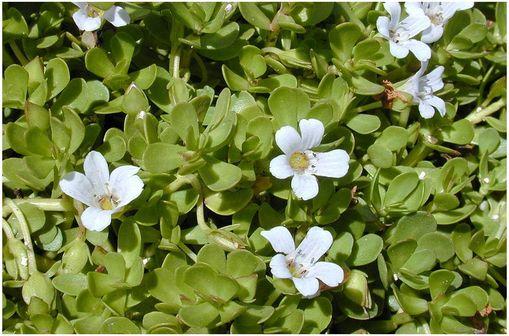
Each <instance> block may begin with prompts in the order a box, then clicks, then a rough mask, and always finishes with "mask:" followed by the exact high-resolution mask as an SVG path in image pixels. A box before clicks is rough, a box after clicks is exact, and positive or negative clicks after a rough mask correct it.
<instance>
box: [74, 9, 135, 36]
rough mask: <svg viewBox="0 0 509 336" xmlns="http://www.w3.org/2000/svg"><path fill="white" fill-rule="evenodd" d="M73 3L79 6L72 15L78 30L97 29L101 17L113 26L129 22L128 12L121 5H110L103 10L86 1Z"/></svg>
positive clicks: (120, 25) (99, 25)
mask: <svg viewBox="0 0 509 336" xmlns="http://www.w3.org/2000/svg"><path fill="white" fill-rule="evenodd" d="M73 4H75V5H76V6H78V7H79V8H80V9H79V10H77V11H76V12H75V13H74V14H73V15H72V18H73V19H74V22H75V23H76V25H77V26H78V28H79V29H80V30H85V31H94V30H97V29H99V27H101V23H102V19H105V20H106V21H108V22H110V23H111V24H112V25H114V26H115V27H122V26H125V25H128V24H129V23H130V22H131V18H130V17H129V13H127V11H126V10H125V9H123V8H122V7H118V6H111V7H110V8H109V9H108V10H106V11H103V10H101V9H99V8H96V7H94V6H93V5H92V4H89V3H88V2H73Z"/></svg>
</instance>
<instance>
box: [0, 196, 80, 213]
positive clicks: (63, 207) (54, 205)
mask: <svg viewBox="0 0 509 336" xmlns="http://www.w3.org/2000/svg"><path fill="white" fill-rule="evenodd" d="M11 202H13V203H14V204H17V205H19V204H23V203H29V204H32V205H35V206H36V207H38V208H39V209H41V210H43V211H72V210H73V206H72V203H71V202H70V201H69V200H67V199H51V198H31V199H30V198H22V199H14V200H11ZM11 212H12V209H11V208H10V207H4V208H3V209H2V217H7V216H9V215H10V214H11Z"/></svg>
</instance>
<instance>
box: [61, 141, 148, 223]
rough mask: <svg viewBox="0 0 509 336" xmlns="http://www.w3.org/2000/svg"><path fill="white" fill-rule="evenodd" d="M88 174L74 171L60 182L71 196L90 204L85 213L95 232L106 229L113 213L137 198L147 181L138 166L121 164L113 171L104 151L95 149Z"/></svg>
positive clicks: (86, 165) (84, 219)
mask: <svg viewBox="0 0 509 336" xmlns="http://www.w3.org/2000/svg"><path fill="white" fill-rule="evenodd" d="M83 169H84V170H85V174H82V173H78V172H71V173H68V174H67V175H65V176H64V178H63V179H62V180H61V181H60V184H59V185H60V188H61V189H62V191H63V192H64V193H65V194H67V195H69V196H70V197H72V198H74V199H76V200H78V201H80V202H81V203H84V204H86V205H88V208H86V209H85V211H83V213H82V214H81V221H82V222H83V225H84V226H85V227H86V228H87V229H89V230H92V231H102V230H103V229H104V228H106V227H107V226H108V225H109V224H110V222H111V215H113V214H114V213H117V212H119V211H120V210H121V209H122V207H123V206H125V205H127V204H128V203H129V202H131V201H132V200H134V199H135V198H137V197H138V196H139V195H140V194H141V192H142V190H143V181H142V180H141V179H140V178H139V177H138V176H137V175H136V173H138V171H139V170H140V168H139V167H135V166H121V167H118V168H116V169H114V170H113V171H112V172H111V175H110V172H109V170H108V163H107V162H106V159H104V156H102V154H101V153H99V152H95V151H92V152H90V153H89V154H88V155H87V157H86V158H85V163H84V164H83Z"/></svg>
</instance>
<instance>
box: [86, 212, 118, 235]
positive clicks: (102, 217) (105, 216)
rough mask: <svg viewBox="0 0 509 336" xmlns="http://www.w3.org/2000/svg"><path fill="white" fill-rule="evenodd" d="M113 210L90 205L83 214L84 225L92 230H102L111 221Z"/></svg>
mask: <svg viewBox="0 0 509 336" xmlns="http://www.w3.org/2000/svg"><path fill="white" fill-rule="evenodd" d="M111 214H112V211H111V210H102V209H99V208H96V207H88V208H86V209H85V211H83V213H82V214H81V221H82V222H83V226H84V227H86V228H87V229H89V230H91V231H102V230H104V229H105V228H106V227H107V226H108V225H110V223H111Z"/></svg>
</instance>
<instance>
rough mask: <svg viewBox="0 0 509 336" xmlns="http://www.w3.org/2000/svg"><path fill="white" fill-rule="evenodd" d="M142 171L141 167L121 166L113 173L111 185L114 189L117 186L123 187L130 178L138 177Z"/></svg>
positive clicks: (110, 179) (110, 180)
mask: <svg viewBox="0 0 509 336" xmlns="http://www.w3.org/2000/svg"><path fill="white" fill-rule="evenodd" d="M139 171H140V167H136V166H120V167H117V168H115V169H113V171H112V172H111V175H110V178H109V184H110V186H111V187H112V188H114V187H115V186H117V185H121V184H123V183H125V180H127V179H128V178H130V177H131V176H134V175H136V174H137V173H138V172H139Z"/></svg>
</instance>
